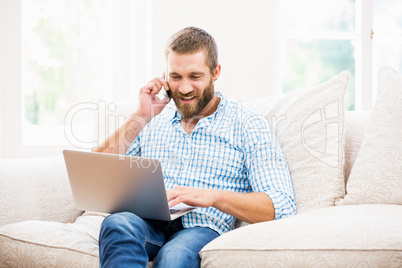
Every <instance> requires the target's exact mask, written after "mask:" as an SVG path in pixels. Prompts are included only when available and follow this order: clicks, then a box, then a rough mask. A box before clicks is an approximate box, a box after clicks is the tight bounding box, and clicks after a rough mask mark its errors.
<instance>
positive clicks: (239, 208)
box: [166, 186, 275, 223]
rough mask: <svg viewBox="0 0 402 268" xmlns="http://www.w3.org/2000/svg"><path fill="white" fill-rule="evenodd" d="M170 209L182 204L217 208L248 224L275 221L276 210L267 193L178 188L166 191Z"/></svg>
mask: <svg viewBox="0 0 402 268" xmlns="http://www.w3.org/2000/svg"><path fill="white" fill-rule="evenodd" d="M166 194H167V198H168V201H169V202H170V203H169V206H170V207H173V206H175V205H177V204H179V203H181V202H183V203H185V204H187V205H189V206H197V207H215V208H216V209H219V210H220V211H222V212H224V213H227V214H229V215H232V216H233V217H235V218H237V219H240V220H243V221H245V222H248V223H256V222H263V221H269V220H273V219H274V218H275V209H274V205H273V203H272V200H271V198H269V196H268V195H267V194H265V193H235V192H228V191H220V190H214V189H197V188H192V187H187V186H176V187H175V188H173V189H171V190H167V191H166Z"/></svg>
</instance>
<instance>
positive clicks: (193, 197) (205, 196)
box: [166, 186, 219, 208]
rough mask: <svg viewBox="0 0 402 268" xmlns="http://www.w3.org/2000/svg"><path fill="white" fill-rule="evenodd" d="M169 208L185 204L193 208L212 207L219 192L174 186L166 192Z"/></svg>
mask: <svg viewBox="0 0 402 268" xmlns="http://www.w3.org/2000/svg"><path fill="white" fill-rule="evenodd" d="M166 194H167V198H168V202H169V207H173V206H175V205H177V204H179V203H185V204H186V205H189V206H195V207H204V208H205V207H210V206H213V205H214V203H215V200H216V199H217V195H218V194H219V191H217V190H212V189H197V188H192V187H188V186H176V187H175V188H173V189H171V190H167V191H166Z"/></svg>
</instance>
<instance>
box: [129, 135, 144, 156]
mask: <svg viewBox="0 0 402 268" xmlns="http://www.w3.org/2000/svg"><path fill="white" fill-rule="evenodd" d="M140 135H141V133H140V134H139V135H138V136H137V137H136V138H135V139H134V141H133V142H132V143H131V145H130V147H128V150H127V152H126V155H131V156H141V146H140V140H141V138H140Z"/></svg>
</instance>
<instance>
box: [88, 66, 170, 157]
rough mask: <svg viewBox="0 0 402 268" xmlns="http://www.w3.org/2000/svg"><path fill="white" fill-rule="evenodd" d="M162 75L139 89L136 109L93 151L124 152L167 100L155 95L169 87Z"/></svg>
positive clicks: (163, 106)
mask: <svg viewBox="0 0 402 268" xmlns="http://www.w3.org/2000/svg"><path fill="white" fill-rule="evenodd" d="M164 77H165V74H163V75H162V77H156V78H154V79H152V80H151V81H149V82H148V83H147V84H146V85H145V86H144V87H142V88H141V89H140V95H139V105H138V109H137V111H136V112H135V113H134V114H132V115H131V116H129V118H128V119H127V120H126V121H125V122H124V124H123V125H122V126H120V127H119V129H117V130H116V131H115V132H114V133H113V134H112V135H110V136H109V137H108V138H106V140H105V141H103V142H102V143H101V144H100V145H99V146H98V147H96V148H94V149H93V151H94V152H101V153H112V154H125V153H126V152H127V149H128V147H129V146H130V144H131V143H132V142H133V140H134V139H135V138H136V137H137V136H138V134H139V133H140V132H141V130H142V129H143V128H144V127H145V126H146V125H147V124H148V123H149V121H151V119H152V118H153V117H154V116H156V115H158V114H159V113H160V112H161V111H162V110H163V108H165V106H166V104H167V102H166V100H165V98H159V97H158V96H157V95H158V94H159V91H160V90H161V89H162V86H163V87H164V88H165V89H169V85H168V83H167V82H166V81H165V80H164Z"/></svg>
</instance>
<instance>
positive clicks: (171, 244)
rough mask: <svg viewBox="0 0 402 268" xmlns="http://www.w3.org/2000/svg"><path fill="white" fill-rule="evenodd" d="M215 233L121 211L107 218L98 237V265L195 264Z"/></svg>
mask: <svg viewBox="0 0 402 268" xmlns="http://www.w3.org/2000/svg"><path fill="white" fill-rule="evenodd" d="M218 236H219V234H218V233H217V232H215V231H214V230H212V229H210V228H205V227H193V228H188V229H187V228H186V229H184V228H183V225H182V223H181V218H179V219H177V220H174V221H171V222H165V221H156V220H147V219H142V218H140V217H138V216H136V215H135V214H132V213H129V212H122V213H116V214H112V215H110V216H109V217H107V218H106V219H105V220H104V221H103V223H102V226H101V231H100V236H99V259H100V264H99V265H100V267H147V265H148V261H150V260H153V267H155V268H157V267H186V268H187V267H199V266H200V261H201V260H200V257H199V256H198V253H199V251H200V250H201V249H202V248H203V247H204V246H205V245H206V244H208V243H209V242H210V241H212V240H213V239H215V238H216V237H218Z"/></svg>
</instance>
